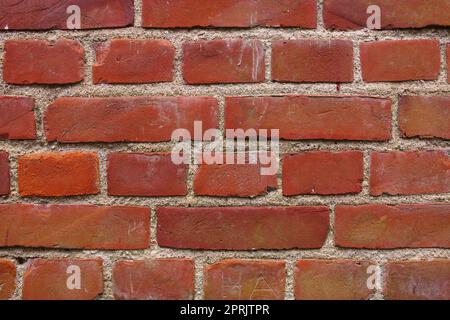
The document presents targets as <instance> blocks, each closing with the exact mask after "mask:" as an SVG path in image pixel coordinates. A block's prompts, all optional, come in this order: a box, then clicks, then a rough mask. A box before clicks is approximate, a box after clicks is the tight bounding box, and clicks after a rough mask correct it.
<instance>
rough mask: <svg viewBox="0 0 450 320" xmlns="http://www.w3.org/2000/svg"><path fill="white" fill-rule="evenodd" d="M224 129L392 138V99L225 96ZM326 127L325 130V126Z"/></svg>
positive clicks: (294, 136)
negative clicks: (272, 130)
mask: <svg viewBox="0 0 450 320" xmlns="http://www.w3.org/2000/svg"><path fill="white" fill-rule="evenodd" d="M225 101H226V105H225V127H226V128H227V129H235V128H241V129H244V130H248V129H255V130H261V129H268V130H270V129H279V130H280V133H279V134H280V138H282V139H286V140H307V139H326V140H370V141H385V140H389V139H390V137H391V101H390V100H389V99H377V98H370V97H344V96H339V97H337V96H336V97H317V96H284V97H283V96H279V97H226V100H225ZM324 128H326V129H324Z"/></svg>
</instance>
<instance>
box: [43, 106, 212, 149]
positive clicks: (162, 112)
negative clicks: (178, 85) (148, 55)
mask: <svg viewBox="0 0 450 320" xmlns="http://www.w3.org/2000/svg"><path fill="white" fill-rule="evenodd" d="M194 121H202V125H203V129H204V130H207V129H210V128H218V126H219V120H218V104H217V100H216V99H214V98H212V97H121V98H59V99H57V100H56V101H55V102H54V103H52V104H51V105H49V106H48V108H47V112H46V114H45V120H44V124H45V132H46V137H47V140H48V141H58V142H64V143H75V142H161V141H170V140H171V135H172V132H173V131H174V130H175V129H179V128H186V129H188V130H189V132H190V133H191V135H192V137H193V136H194Z"/></svg>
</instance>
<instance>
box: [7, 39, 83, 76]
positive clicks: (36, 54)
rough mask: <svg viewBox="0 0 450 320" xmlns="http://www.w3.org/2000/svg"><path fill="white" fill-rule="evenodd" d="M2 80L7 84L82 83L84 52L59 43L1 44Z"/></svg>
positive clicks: (70, 43)
mask: <svg viewBox="0 0 450 320" xmlns="http://www.w3.org/2000/svg"><path fill="white" fill-rule="evenodd" d="M4 50H5V55H4V61H3V79H4V80H5V82H7V83H10V84H18V85H29V84H69V83H77V82H80V81H82V80H83V79H84V49H83V47H82V46H81V44H80V43H79V42H78V41H75V40H68V39H59V40H58V41H56V42H54V43H50V42H49V41H47V40H7V41H5V49H4Z"/></svg>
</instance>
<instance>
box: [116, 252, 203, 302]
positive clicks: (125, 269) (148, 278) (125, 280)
mask: <svg viewBox="0 0 450 320" xmlns="http://www.w3.org/2000/svg"><path fill="white" fill-rule="evenodd" d="M194 277H195V275H194V261H193V260H190V259H154V260H139V261H132V260H122V261H119V262H116V263H115V264H114V267H113V286H114V298H115V299H120V300H192V299H194V295H195V288H194V283H195V279H194Z"/></svg>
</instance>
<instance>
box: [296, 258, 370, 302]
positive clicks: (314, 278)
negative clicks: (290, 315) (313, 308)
mask: <svg viewBox="0 0 450 320" xmlns="http://www.w3.org/2000/svg"><path fill="white" fill-rule="evenodd" d="M370 265H372V263H371V262H369V261H358V260H299V261H298V262H297V268H296V271H295V298H296V299H298V300H367V299H369V297H370V295H371V294H372V293H374V291H373V290H369V288H368V286H367V280H368V277H369V276H370V275H371V274H368V272H367V270H368V267H369V266H370Z"/></svg>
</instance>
